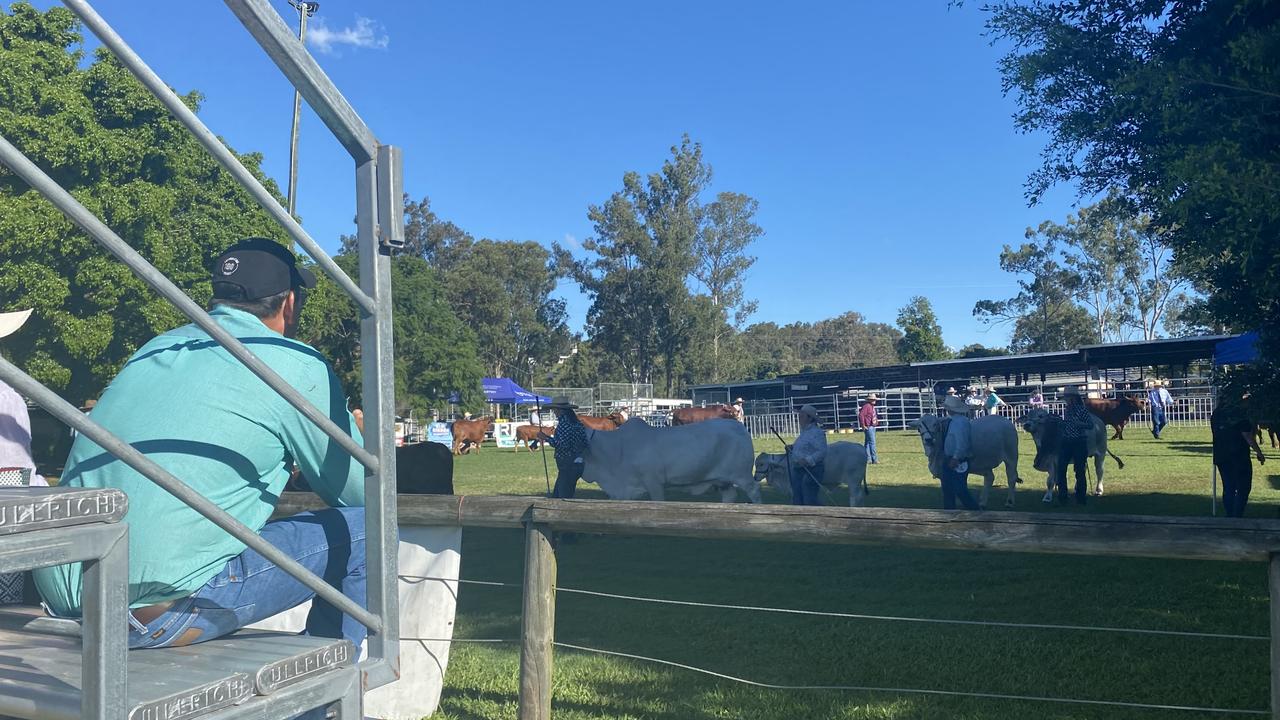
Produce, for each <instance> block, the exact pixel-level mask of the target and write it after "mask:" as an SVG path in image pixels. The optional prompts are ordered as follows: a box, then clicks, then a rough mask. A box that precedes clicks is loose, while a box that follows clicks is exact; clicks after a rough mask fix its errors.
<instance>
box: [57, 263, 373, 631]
mask: <svg viewBox="0 0 1280 720" xmlns="http://www.w3.org/2000/svg"><path fill="white" fill-rule="evenodd" d="M315 282H316V279H315V276H314V275H313V274H312V273H311V272H310V271H308V270H307V269H305V268H300V267H297V265H296V264H295V259H294V256H293V253H292V252H290V251H289V250H288V249H286V248H285V247H284V246H282V245H280V244H278V243H275V242H273V241H270V240H266V239H262V238H253V239H249V240H245V241H242V242H240V243H237V244H236V245H235V246H233V247H232V248H231V249H229V250H228V251H227V252H226V253H224V254H223V255H222V256H221V257H219V258H218V260H217V265H216V266H215V269H214V274H213V298H214V299H213V308H212V310H211V311H210V315H211V316H212V317H213V319H214V321H216V322H217V323H218V324H219V325H221V326H222V327H223V328H225V329H226V330H227V331H228V332H230V333H231V334H232V335H234V336H235V337H237V338H239V339H240V341H241V342H242V343H244V344H245V345H246V346H247V347H248V348H249V350H250V351H251V352H253V353H254V354H255V355H257V356H258V357H259V358H261V359H262V360H263V361H265V362H266V364H267V365H269V366H270V367H271V368H272V369H273V370H275V371H276V372H277V373H278V374H279V375H280V376H281V377H282V378H284V380H285V381H286V382H288V383H289V384H290V385H292V386H293V387H295V388H297V389H298V391H299V392H301V393H302V395H303V396H305V397H306V398H307V399H308V400H309V401H310V402H311V403H312V404H313V405H315V406H316V407H317V408H318V409H319V410H320V411H321V412H323V413H326V414H327V415H328V416H329V417H330V418H332V419H333V421H334V422H335V423H337V425H338V426H339V427H341V428H343V429H344V430H348V431H349V432H350V433H351V435H352V437H354V438H355V439H356V441H357V442H362V440H361V437H360V431H359V429H358V428H357V422H356V418H355V417H353V416H352V414H351V413H350V412H348V411H347V405H346V399H345V394H344V393H343V390H342V386H341V385H340V384H339V382H338V379H337V377H336V376H335V375H334V373H333V371H332V370H331V369H330V367H329V365H328V363H327V362H325V360H324V358H323V357H321V356H320V354H319V353H318V352H317V351H316V350H315V349H313V348H311V347H310V346H308V345H306V344H304V343H302V342H298V341H297V340H293V339H291V338H292V337H293V335H294V331H295V330H296V329H297V324H298V315H299V312H300V311H301V309H302V303H303V300H304V298H305V296H306V289H307V288H312V287H315ZM93 419H94V420H95V421H97V422H98V423H100V424H101V425H103V426H104V427H105V428H106V429H108V430H110V431H111V432H113V433H115V435H116V436H117V437H119V438H121V439H122V440H124V441H125V442H128V443H130V444H132V445H133V446H134V447H135V448H137V449H138V450H140V451H141V452H143V453H144V454H146V455H147V456H148V457H149V458H151V459H152V460H154V461H155V462H156V463H157V464H159V465H161V466H162V467H164V468H165V469H166V470H168V471H169V472H171V473H172V474H173V475H174V476H175V477H177V478H178V479H179V480H181V481H183V482H185V483H186V484H188V485H189V486H191V487H192V488H194V489H195V490H196V491H197V492H199V493H200V494H201V495H203V496H205V497H206V498H208V499H209V500H212V501H213V502H214V503H216V504H217V505H218V506H219V507H221V508H222V509H223V510H225V511H226V512H228V513H230V514H231V515H233V516H234V517H236V518H237V519H238V520H240V522H242V523H244V524H245V525H248V526H249V527H251V528H255V529H258V530H259V532H260V534H261V535H262V537H263V538H265V539H266V540H267V541H268V542H270V543H271V544H273V545H275V546H276V547H278V548H280V549H281V550H284V551H285V552H286V553H288V554H289V555H290V556H291V557H293V558H295V559H297V560H298V562H300V563H301V564H302V565H304V566H305V567H307V568H308V569H310V570H311V571H312V572H314V573H316V574H318V575H320V576H321V577H323V578H324V579H325V580H326V581H328V582H329V583H330V584H331V585H333V586H334V587H337V588H339V589H340V590H342V592H343V594H345V595H346V596H347V597H349V598H351V599H352V600H355V601H356V602H358V603H360V604H361V605H364V604H365V543H364V508H363V507H362V505H363V504H364V469H363V467H362V466H361V465H359V464H358V463H357V462H356V461H354V460H352V459H351V457H350V456H349V455H348V454H347V453H346V451H344V450H342V449H341V448H340V446H339V445H338V444H337V443H335V442H332V441H331V440H330V438H329V437H328V436H327V435H325V434H324V432H322V431H321V430H320V429H319V428H317V427H315V426H314V425H312V424H311V422H310V421H308V420H307V419H306V418H304V417H303V416H302V414H301V413H299V412H298V411H297V410H295V409H294V408H293V407H292V406H291V405H289V404H288V403H287V402H286V401H285V400H284V399H283V398H281V397H280V396H278V395H277V394H276V393H275V392H274V391H273V390H271V389H270V388H269V387H267V385H266V384H265V383H263V382H262V380H260V379H259V378H258V377H257V376H255V375H253V374H252V373H251V372H250V371H249V370H248V369H247V368H246V367H245V366H244V365H242V364H241V363H240V362H239V361H237V360H235V359H234V358H232V357H231V355H230V354H229V353H228V352H227V351H226V350H224V349H223V348H222V346H220V345H218V343H217V342H215V341H213V340H212V339H210V337H209V335H208V334H207V333H205V332H204V331H202V330H200V329H199V328H198V327H196V326H195V325H186V326H184V327H180V328H177V329H176V330H172V331H170V332H167V333H164V334H163V335H160V336H159V337H157V338H155V339H154V340H152V341H151V342H149V343H147V344H146V345H144V346H143V347H142V348H141V349H140V350H138V352H137V353H135V354H134V355H133V357H132V358H130V359H129V362H128V363H126V364H125V366H124V369H122V370H121V371H120V374H119V375H117V376H116V378H115V380H113V381H112V383H111V385H110V386H109V387H108V388H107V390H106V392H104V393H103V395H102V397H101V399H99V401H98V404H97V406H96V407H95V408H94V410H93ZM291 464H296V465H297V466H298V468H299V469H301V471H302V473H303V474H304V475H305V476H306V477H307V478H308V480H310V482H311V487H312V489H313V490H314V491H315V492H316V493H317V494H319V495H320V497H321V498H323V499H324V501H325V502H327V503H328V504H329V505H331V506H332V508H333V509H329V510H322V511H319V512H310V513H304V514H302V515H296V516H293V517H290V518H285V519H282V520H277V521H275V522H267V519H268V518H269V517H270V516H271V513H272V511H273V510H274V509H275V505H276V502H277V500H278V499H279V495H280V492H281V490H282V489H283V488H284V485H285V482H286V481H287V480H288V479H289V472H290V471H289V467H290V465H291ZM60 484H61V485H69V486H74V487H114V488H120V489H121V490H123V491H124V492H125V493H126V494H127V495H128V496H129V513H128V515H127V516H126V517H125V520H126V521H127V522H128V523H129V600H130V608H131V612H130V617H129V618H128V621H129V626H130V632H129V646H130V647H132V648H158V647H173V646H179V645H189V644H191V643H196V642H201V641H204V640H212V639H214V638H216V637H219V636H222V635H226V634H228V633H230V632H233V631H235V630H237V629H239V628H242V627H244V626H245V625H248V624H250V623H253V622H257V621H259V620H262V619H263V618H266V617H270V616H271V615H275V614H276V613H279V612H281V611H284V610H287V609H289V608H292V607H295V606H297V605H300V604H301V603H303V602H305V601H307V600H309V599H311V598H312V597H313V595H314V593H312V592H311V591H310V590H308V589H307V587H306V586H305V585H303V584H302V583H300V582H298V581H297V580H295V579H294V578H292V577H291V576H289V575H288V574H287V573H285V572H284V571H282V570H280V569H279V568H277V567H275V566H274V565H272V564H270V563H268V562H267V561H266V560H265V559H264V558H263V557H262V556H261V555H259V554H258V553H256V552H254V551H253V550H250V549H247V548H246V547H245V546H244V545H243V544H242V543H241V542H240V541H238V540H236V539H234V538H233V537H231V536H230V535H228V534H227V533H226V532H224V531H223V530H221V529H220V528H218V527H216V526H215V525H214V524H213V523H211V522H209V521H208V520H206V519H205V518H204V517H203V516H201V515H199V514H197V513H196V511H195V510H192V509H191V508H189V507H188V506H187V505H185V504H184V503H182V502H181V501H180V500H178V499H177V498H175V497H173V496H172V495H170V494H169V493H167V492H165V491H164V490H162V489H161V488H160V487H159V486H157V485H155V484H153V483H152V482H151V481H149V480H147V479H146V478H144V477H143V476H142V475H139V474H138V473H137V472H135V471H134V470H132V469H131V468H129V467H128V466H127V465H125V464H124V463H123V462H120V461H119V460H117V459H115V457H114V456H112V455H110V454H109V453H107V452H106V451H105V450H103V449H102V448H101V447H99V446H98V445H96V444H94V443H93V442H92V441H90V440H89V439H88V438H86V437H84V436H83V435H81V436H79V437H77V438H76V440H75V443H74V445H73V446H72V448H71V455H70V457H69V458H68V459H67V464H66V469H65V471H64V473H63V475H62V479H61V482H60ZM36 583H37V586H38V587H39V589H40V593H41V595H43V596H44V599H45V603H46V605H47V606H48V608H49V610H50V611H51V612H52V613H53V614H55V615H59V616H64V617H76V616H79V615H80V590H81V587H80V571H79V569H78V568H73V567H71V566H65V565H64V566H61V567H56V568H48V569H44V570H38V571H36ZM124 621H125V618H121V622H124ZM307 630H308V632H309V633H311V634H313V635H318V636H324V637H345V638H347V639H349V640H351V641H352V642H353V643H355V645H356V647H359V645H360V643H361V641H362V640H363V639H364V636H365V628H364V626H362V625H361V624H360V623H358V622H356V621H355V620H353V619H351V618H349V617H346V616H344V615H342V614H341V613H340V612H338V611H337V610H336V609H335V608H334V607H333V606H332V605H330V604H329V603H326V602H324V601H322V600H320V599H318V598H317V599H316V602H315V603H313V606H312V609H311V613H310V616H309V617H308V619H307Z"/></svg>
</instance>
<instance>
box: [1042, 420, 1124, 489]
mask: <svg viewBox="0 0 1280 720" xmlns="http://www.w3.org/2000/svg"><path fill="white" fill-rule="evenodd" d="M1089 417H1090V418H1092V419H1093V431H1092V432H1090V433H1089V436H1088V437H1087V438H1086V449H1085V457H1091V458H1093V470H1094V474H1095V475H1097V476H1098V483H1097V486H1096V487H1095V488H1094V494H1095V495H1101V494H1102V490H1103V488H1102V474H1103V473H1102V470H1103V463H1104V461H1105V460H1106V458H1107V456H1108V455H1110V456H1111V457H1113V458H1115V461H1116V464H1117V465H1119V466H1120V469H1121V470H1123V469H1124V461H1123V460H1121V459H1120V458H1118V457H1116V454H1115V453H1113V452H1111V451H1110V450H1108V449H1107V426H1106V424H1105V423H1103V422H1102V419H1101V418H1099V417H1098V416H1096V415H1092V414H1091V415H1089ZM1062 423H1063V420H1062V418H1060V417H1058V416H1057V415H1053V414H1051V413H1050V412H1049V411H1048V410H1045V409H1044V408H1035V409H1033V410H1031V411H1030V412H1028V413H1027V414H1026V416H1025V417H1023V418H1022V427H1023V428H1025V429H1026V431H1027V432H1029V433H1031V439H1032V440H1035V443H1036V460H1035V463H1034V465H1033V466H1034V467H1035V469H1037V470H1040V471H1041V472H1046V473H1049V475H1048V477H1047V478H1046V479H1045V493H1044V501H1045V502H1047V503H1049V502H1053V476H1054V475H1055V474H1056V473H1055V470H1056V469H1057V467H1058V450H1059V448H1060V447H1061V443H1062Z"/></svg>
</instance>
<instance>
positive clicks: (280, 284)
mask: <svg viewBox="0 0 1280 720" xmlns="http://www.w3.org/2000/svg"><path fill="white" fill-rule="evenodd" d="M212 279H213V296H214V297H215V298H220V299H223V300H259V299H261V298H265V297H271V296H272V295H276V294H279V293H282V292H284V291H285V290H290V289H294V288H299V287H304V288H313V287H315V286H316V276H315V273H313V272H311V271H310V270H308V269H306V268H304V267H298V260H297V258H295V257H294V256H293V252H292V251H290V250H289V249H288V248H286V247H285V246H283V245H281V244H280V243H278V242H276V241H274V240H268V239H267V238H260V237H258V238H246V239H244V240H241V241H240V242H238V243H236V244H235V245H232V246H231V247H230V248H228V249H227V250H226V251H225V252H223V253H222V254H221V255H219V256H218V260H217V262H216V263H215V264H214V266H213V278H212Z"/></svg>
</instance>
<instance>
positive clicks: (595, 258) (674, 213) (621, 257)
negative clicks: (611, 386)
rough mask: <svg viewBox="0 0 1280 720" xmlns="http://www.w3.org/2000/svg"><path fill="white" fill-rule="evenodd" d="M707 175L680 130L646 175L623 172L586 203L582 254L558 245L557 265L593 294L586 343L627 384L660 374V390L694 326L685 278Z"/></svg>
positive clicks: (671, 381)
mask: <svg viewBox="0 0 1280 720" xmlns="http://www.w3.org/2000/svg"><path fill="white" fill-rule="evenodd" d="M710 180H711V168H710V166H708V165H707V164H706V163H705V162H703V159H702V147H701V145H699V144H697V143H694V142H693V141H692V140H690V139H689V138H688V137H687V136H686V137H685V138H684V140H683V141H682V142H681V143H680V145H678V146H676V147H673V148H671V157H670V158H669V159H668V160H667V161H666V162H665V163H663V165H662V169H661V170H659V171H658V172H655V173H651V174H650V175H649V176H648V177H647V178H642V177H641V176H640V174H639V173H636V172H628V173H626V174H625V175H624V176H623V178H622V189H621V190H619V191H618V192H615V193H614V194H613V195H612V196H611V197H610V198H609V199H608V200H606V201H605V202H604V203H603V204H602V205H593V206H591V208H590V209H589V211H588V213H587V215H588V218H589V219H590V220H591V222H592V223H593V225H594V227H595V234H594V236H593V237H591V238H589V239H587V240H586V241H584V242H583V249H584V250H585V251H586V252H587V253H588V256H587V257H586V258H583V259H575V258H574V257H573V256H572V255H571V254H570V253H569V252H568V251H567V250H565V249H564V248H562V247H559V246H557V248H556V249H557V256H558V258H559V262H560V264H561V267H562V268H563V269H564V270H565V272H567V274H569V276H570V277H572V278H573V279H574V280H576V281H577V282H578V284H579V285H580V286H581V287H582V289H583V291H584V292H586V294H587V295H588V296H589V297H590V298H591V306H590V308H589V309H588V311H587V326H588V331H589V333H590V337H591V343H592V347H593V348H595V349H598V350H600V351H601V352H603V353H606V354H608V355H610V356H611V357H612V358H613V360H614V361H616V362H617V363H618V364H619V365H620V366H622V367H623V368H625V372H626V376H627V379H628V380H629V381H631V382H642V383H652V382H654V381H655V380H656V379H657V377H656V376H657V375H658V373H659V372H661V373H662V376H663V377H662V380H663V381H664V383H663V384H664V386H665V390H664V392H666V393H671V392H673V391H674V389H675V380H676V368H677V364H678V360H679V356H680V354H681V353H683V352H684V351H685V350H686V349H687V348H688V347H689V343H690V341H691V339H692V336H693V333H694V330H695V322H694V315H693V313H692V312H690V305H691V303H692V297H691V294H690V292H689V289H688V286H687V282H686V281H687V278H688V277H689V275H690V274H691V273H692V272H693V270H694V266H695V260H694V254H693V247H694V242H695V241H696V240H697V237H698V231H699V224H700V221H701V213H700V205H699V196H700V195H701V193H702V191H703V189H704V188H705V187H706V186H707V184H708V183H709V182H710Z"/></svg>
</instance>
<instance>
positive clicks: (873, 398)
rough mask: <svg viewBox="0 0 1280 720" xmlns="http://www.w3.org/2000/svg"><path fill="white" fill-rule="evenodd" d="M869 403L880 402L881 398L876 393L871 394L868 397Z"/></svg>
mask: <svg viewBox="0 0 1280 720" xmlns="http://www.w3.org/2000/svg"><path fill="white" fill-rule="evenodd" d="M867 402H880V396H879V395H877V394H875V393H871V394H870V395H868V396H867Z"/></svg>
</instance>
